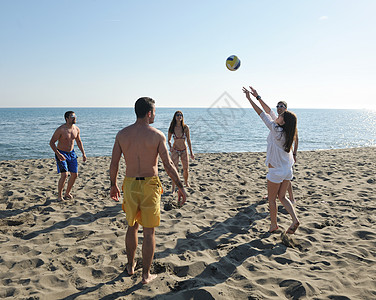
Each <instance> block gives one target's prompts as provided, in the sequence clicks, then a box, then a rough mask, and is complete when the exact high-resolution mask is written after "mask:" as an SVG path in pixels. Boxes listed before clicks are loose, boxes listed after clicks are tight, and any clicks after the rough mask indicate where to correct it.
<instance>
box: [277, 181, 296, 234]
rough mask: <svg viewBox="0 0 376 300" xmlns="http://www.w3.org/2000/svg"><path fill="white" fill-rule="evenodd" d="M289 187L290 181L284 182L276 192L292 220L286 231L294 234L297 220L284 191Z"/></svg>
mask: <svg viewBox="0 0 376 300" xmlns="http://www.w3.org/2000/svg"><path fill="white" fill-rule="evenodd" d="M289 185H291V181H290V180H284V181H283V182H282V183H281V187H280V188H279V191H278V198H279V201H281V203H282V204H283V206H284V207H285V208H286V210H287V212H288V213H289V214H290V216H291V218H292V224H291V226H290V228H289V229H288V230H287V232H288V233H294V232H295V230H296V229H297V228H298V226H299V220H298V217H297V216H296V212H295V209H294V206H293V205H292V203H291V201H290V200H288V199H287V198H286V190H287V188H288V187H289Z"/></svg>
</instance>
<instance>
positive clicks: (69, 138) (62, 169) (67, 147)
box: [50, 111, 86, 201]
mask: <svg viewBox="0 0 376 300" xmlns="http://www.w3.org/2000/svg"><path fill="white" fill-rule="evenodd" d="M64 118H65V124H63V125H61V126H60V127H59V128H57V129H56V130H55V133H54V134H53V136H52V138H51V140H50V146H51V148H52V150H53V151H54V152H55V159H56V164H57V172H58V173H60V174H61V177H60V179H59V183H58V187H57V190H58V200H59V201H61V200H62V199H72V198H73V196H72V195H71V193H70V192H71V189H72V187H73V184H74V182H75V181H76V178H77V176H78V168H77V155H76V153H75V152H74V149H73V147H74V141H76V143H77V146H78V148H79V149H80V150H81V152H82V158H83V161H84V162H85V161H86V155H85V151H84V146H83V144H82V141H81V138H80V129H79V128H78V127H77V126H76V125H75V123H76V115H75V113H74V112H73V111H67V112H66V113H65V114H64ZM56 141H57V147H56V144H55V143H56ZM68 172H70V178H69V180H68V186H67V189H66V190H65V196H64V198H63V188H64V185H65V181H66V179H67V177H68Z"/></svg>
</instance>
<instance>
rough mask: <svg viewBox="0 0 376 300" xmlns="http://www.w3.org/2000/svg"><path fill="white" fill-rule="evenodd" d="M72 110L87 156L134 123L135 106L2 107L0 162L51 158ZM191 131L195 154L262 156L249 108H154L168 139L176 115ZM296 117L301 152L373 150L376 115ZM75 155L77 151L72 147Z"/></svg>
mask: <svg viewBox="0 0 376 300" xmlns="http://www.w3.org/2000/svg"><path fill="white" fill-rule="evenodd" d="M67 110H73V111H74V112H75V113H76V115H77V126H78V127H79V128H80V132H81V139H82V142H83V145H84V148H85V151H86V155H87V156H110V155H111V153H112V147H113V144H114V140H115V136H116V134H117V132H118V131H119V130H121V129H122V128H123V127H125V126H128V125H130V124H132V123H134V122H135V120H136V116H135V113H134V109H133V108H69V109H68V108H0V160H14V159H29V158H30V159H31V158H33V159H35V158H50V157H54V153H53V151H52V149H51V148H50V146H49V141H50V139H51V137H52V135H53V133H54V131H55V130H56V128H57V127H59V126H60V125H61V124H63V123H64V122H65V120H64V113H65V112H66V111H67ZM176 110H181V111H182V112H183V114H184V121H185V123H186V124H187V125H188V126H189V128H190V135H191V141H192V148H193V151H194V153H215V152H264V151H266V137H267V135H268V129H267V127H266V126H265V125H264V123H263V122H262V121H261V119H260V117H259V116H258V115H257V114H256V112H255V111H254V110H253V109H251V108H220V107H210V108H158V107H157V110H156V117H155V123H154V124H152V125H151V126H153V127H155V128H157V129H159V130H161V131H162V132H163V133H164V134H165V135H166V138H167V133H168V127H169V125H170V122H171V120H172V118H173V115H174V112H175V111H176ZM291 111H293V112H295V113H296V115H297V117H298V132H299V151H305V150H318V149H341V148H353V147H366V146H376V111H374V110H346V109H343V110H342V109H338V110H337V109H291ZM75 149H76V153H77V154H78V155H79V156H80V155H81V153H80V151H79V150H78V147H77V146H75Z"/></svg>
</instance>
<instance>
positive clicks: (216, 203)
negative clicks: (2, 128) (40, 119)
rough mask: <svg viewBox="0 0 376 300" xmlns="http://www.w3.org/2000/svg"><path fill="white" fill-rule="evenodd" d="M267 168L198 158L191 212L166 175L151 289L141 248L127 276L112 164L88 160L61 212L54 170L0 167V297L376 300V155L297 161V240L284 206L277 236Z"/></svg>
mask: <svg viewBox="0 0 376 300" xmlns="http://www.w3.org/2000/svg"><path fill="white" fill-rule="evenodd" d="M264 160H265V153H218V154H197V156H196V160H195V161H191V164H190V176H191V185H192V187H191V188H188V190H187V191H188V194H189V198H188V200H187V203H186V205H185V206H184V207H182V208H177V207H176V205H175V203H176V199H173V196H172V194H171V193H170V190H171V183H170V181H169V179H168V177H167V175H166V173H165V171H164V170H163V168H162V166H161V165H160V177H161V181H162V184H163V186H164V190H165V193H164V195H163V196H162V203H161V207H162V210H161V211H162V221H161V225H160V227H158V228H157V230H156V244H157V247H156V252H155V259H154V262H153V266H152V271H153V272H154V273H157V274H158V277H157V279H155V280H154V281H153V282H152V283H150V284H148V285H142V284H141V268H142V259H141V247H139V249H138V250H137V267H136V273H135V274H134V275H132V276H128V275H127V273H126V272H125V271H124V269H125V264H126V262H127V259H126V252H125V247H124V237H125V232H126V228H127V224H126V220H125V217H124V213H123V212H122V210H121V204H120V203H116V202H114V201H112V200H111V199H110V197H109V186H110V181H109V172H108V169H109V164H110V157H95V158H93V157H89V158H88V161H87V162H86V163H85V164H83V163H82V161H80V168H79V172H80V174H79V178H78V179H77V182H76V184H75V186H74V188H73V192H72V193H73V195H74V199H72V200H66V201H63V202H58V201H57V193H56V184H57V180H58V175H57V174H56V167H55V162H54V160H53V159H38V160H17V161H0V171H1V173H0V298H7V297H8V298H13V299H14V298H16V299H375V298H376V214H375V212H376V211H375V210H376V174H375V170H376V148H357V149H343V150H328V151H307V152H299V156H298V163H297V164H296V166H295V169H294V170H295V177H296V180H295V181H294V182H293V188H294V192H295V195H296V198H297V205H296V210H297V214H298V216H299V218H300V221H301V226H300V227H299V229H298V230H297V232H296V234H295V235H286V234H285V233H284V231H285V230H286V229H287V228H288V227H289V226H290V224H291V219H290V217H289V215H288V214H287V212H286V211H285V209H284V208H283V207H282V206H281V205H279V209H278V210H279V213H278V218H279V225H280V228H281V230H280V231H278V232H277V233H273V234H270V233H268V232H267V230H268V229H269V213H268V204H267V201H266V200H263V196H265V195H266V178H265V176H266V171H267V170H266V168H265V166H264ZM124 170H125V166H124V164H123V163H122V164H121V167H120V176H119V177H120V181H119V182H121V180H122V178H123V176H124V173H125V171H124ZM119 185H121V183H120V184H119ZM139 240H140V242H142V232H141V230H140V239H139Z"/></svg>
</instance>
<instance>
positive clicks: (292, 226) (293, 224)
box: [286, 222, 300, 234]
mask: <svg viewBox="0 0 376 300" xmlns="http://www.w3.org/2000/svg"><path fill="white" fill-rule="evenodd" d="M299 225H300V223H299V222H296V223H292V224H291V226H290V227H289V229H287V231H286V233H289V234H294V233H295V231H296V230H297V229H298V227H299Z"/></svg>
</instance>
